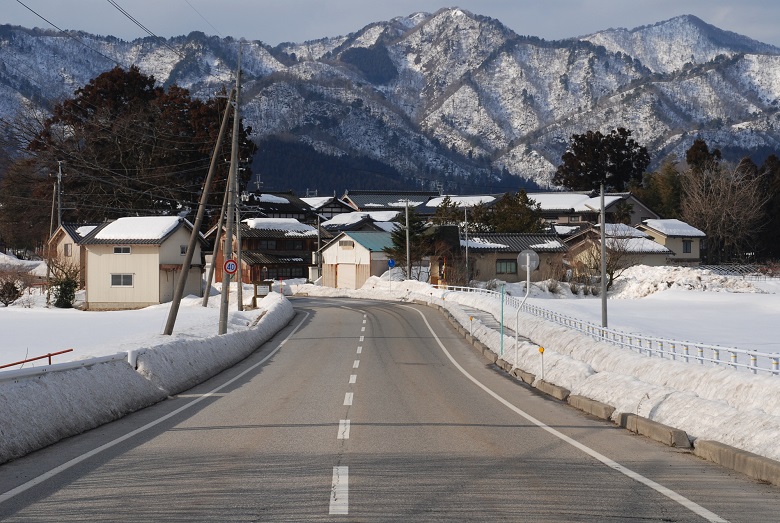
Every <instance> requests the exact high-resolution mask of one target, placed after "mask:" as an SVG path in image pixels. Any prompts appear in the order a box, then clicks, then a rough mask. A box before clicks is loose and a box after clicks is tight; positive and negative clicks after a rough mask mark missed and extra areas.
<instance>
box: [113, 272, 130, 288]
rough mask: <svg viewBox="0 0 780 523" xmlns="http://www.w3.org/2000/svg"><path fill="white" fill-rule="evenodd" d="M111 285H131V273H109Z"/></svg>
mask: <svg viewBox="0 0 780 523" xmlns="http://www.w3.org/2000/svg"><path fill="white" fill-rule="evenodd" d="M111 286H112V287H132V286H133V275H132V274H112V275H111Z"/></svg>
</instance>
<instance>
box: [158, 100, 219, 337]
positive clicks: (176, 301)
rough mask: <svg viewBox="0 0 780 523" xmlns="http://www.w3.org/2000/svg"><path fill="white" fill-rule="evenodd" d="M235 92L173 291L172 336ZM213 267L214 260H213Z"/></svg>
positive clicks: (167, 331) (167, 328)
mask: <svg viewBox="0 0 780 523" xmlns="http://www.w3.org/2000/svg"><path fill="white" fill-rule="evenodd" d="M232 95H233V93H231V94H230V96H228V104H227V107H226V108H225V115H224V116H223V117H222V125H221V126H220V128H219V136H218V137H217V143H216V144H215V145H214V153H213V154H212V155H211V164H210V165H209V172H208V174H207V175H206V181H205V182H204V183H203V193H202V194H201V195H200V204H199V205H198V213H197V215H196V216H195V224H194V225H193V226H192V233H191V234H190V242H189V244H187V253H186V254H185V256H184V261H183V262H182V264H181V275H180V276H179V281H178V282H176V288H175V289H174V291H173V299H172V300H171V309H170V310H169V311H168V321H167V322H166V323H165V330H164V331H163V334H165V335H166V336H170V335H171V334H172V333H173V326H174V324H175V323H176V316H177V315H178V314H179V305H180V304H181V298H182V296H183V295H184V287H185V286H186V285H187V276H188V275H189V273H190V267H191V266H192V257H193V256H194V255H195V246H196V245H197V242H198V237H199V236H200V228H201V225H203V215H204V214H205V211H206V204H207V203H208V198H209V192H210V191H211V185H212V183H213V180H214V172H215V171H216V166H217V153H218V152H219V149H220V147H221V145H222V140H223V139H224V138H225V131H226V129H227V122H228V119H229V115H230V99H231V97H232ZM217 244H219V231H217ZM211 265H212V267H213V266H214V262H213V261H212V262H211ZM209 289H210V285H207V287H206V291H205V292H206V294H207V293H208V291H209Z"/></svg>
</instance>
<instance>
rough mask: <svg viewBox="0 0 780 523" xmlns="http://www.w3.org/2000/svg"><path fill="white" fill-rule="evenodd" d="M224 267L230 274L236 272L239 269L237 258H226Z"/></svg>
mask: <svg viewBox="0 0 780 523" xmlns="http://www.w3.org/2000/svg"><path fill="white" fill-rule="evenodd" d="M222 268H223V269H225V272H226V273H228V274H235V273H236V271H237V270H238V263H236V260H225V265H223V266H222Z"/></svg>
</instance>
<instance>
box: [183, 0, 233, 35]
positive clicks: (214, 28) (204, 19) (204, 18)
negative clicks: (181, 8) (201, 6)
mask: <svg viewBox="0 0 780 523" xmlns="http://www.w3.org/2000/svg"><path fill="white" fill-rule="evenodd" d="M184 1H185V2H187V5H188V6H190V7H191V8H192V10H193V11H195V12H196V13H198V16H200V17H201V18H203V21H204V22H206V23H207V24H209V26H211V28H212V29H213V30H215V31H216V32H217V34H218V35H219V36H221V37H222V38H225V35H223V34H222V33H220V32H219V29H217V28H216V27H214V26H213V25H212V24H211V22H209V21H208V20H206V17H205V16H203V15H202V14H200V11H198V10H197V9H195V6H194V5H192V4H191V3H190V0H184Z"/></svg>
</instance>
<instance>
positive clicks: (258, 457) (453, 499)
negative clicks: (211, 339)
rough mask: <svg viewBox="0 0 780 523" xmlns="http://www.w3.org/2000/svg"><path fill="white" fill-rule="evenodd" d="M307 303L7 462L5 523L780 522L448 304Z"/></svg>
mask: <svg viewBox="0 0 780 523" xmlns="http://www.w3.org/2000/svg"><path fill="white" fill-rule="evenodd" d="M294 304H295V306H296V309H297V310H298V314H297V316H296V318H295V319H294V320H293V322H292V323H291V324H290V326H288V327H287V328H286V329H284V330H283V331H282V332H280V333H279V334H278V335H277V336H276V337H275V338H274V339H273V340H271V341H270V342H269V343H267V344H266V345H264V346H263V347H262V348H261V349H260V350H258V351H257V352H256V353H255V354H253V355H252V356H251V357H250V358H248V359H247V360H245V361H244V362H242V363H240V364H239V365H237V366H235V367H234V368H232V369H229V370H228V371H226V372H224V373H222V374H220V375H219V376H216V377H215V378H213V379H211V380H209V381H208V382H206V383H204V384H202V385H200V386H198V387H195V388H194V389H192V390H190V391H188V392H187V393H184V394H181V395H179V396H177V397H174V398H170V399H169V400H167V401H164V402H162V403H160V404H158V405H155V406H153V407H150V408H148V409H145V410H143V411H141V412H138V413H135V414H132V415H130V416H127V417H125V418H123V419H121V420H119V421H117V422H115V423H111V424H109V425H105V426H103V427H101V428H98V429H95V430H93V431H90V432H88V433H85V434H83V435H81V436H78V437H74V438H69V439H68V440H65V441H62V442H60V443H58V444H56V445H53V446H51V447H49V448H47V449H44V450H42V451H39V452H36V453H34V454H31V455H30V456H27V457H25V458H22V459H19V460H17V461H14V462H11V463H8V464H5V465H3V466H2V467H0V520H2V521H15V522H16V521H274V522H276V521H534V522H537V521H549V522H564V521H643V522H644V521H735V522H736V521H750V522H764V521H766V522H769V521H778V520H780V489H778V488H776V487H772V486H769V485H764V484H761V483H759V482H756V481H754V480H751V479H748V478H746V477H743V476H741V475H739V474H736V473H733V472H730V471H727V470H724V469H722V468H719V467H718V466H716V465H713V464H711V463H708V462H705V461H703V460H700V459H699V458H696V457H695V456H693V455H692V454H690V453H689V452H687V451H684V450H679V449H673V448H669V447H665V446H663V445H661V444H658V443H655V442H653V441H650V440H648V439H646V438H644V437H641V436H637V435H634V434H632V433H629V432H627V431H625V430H623V429H619V428H617V427H615V426H614V425H613V424H612V423H609V422H606V421H602V420H598V419H595V418H592V417H590V416H587V415H585V414H583V413H581V412H579V411H577V410H575V409H573V408H571V407H569V406H568V405H566V404H563V403H561V402H558V401H556V400H552V399H549V398H547V397H545V396H543V395H541V394H539V393H538V392H536V391H534V390H532V389H530V388H528V387H526V386H525V385H522V384H521V383H519V382H518V381H516V380H514V379H510V378H508V377H507V376H506V375H505V374H503V372H501V371H499V370H498V369H496V368H495V367H493V366H490V365H486V364H485V362H484V361H483V360H481V359H480V358H479V357H478V356H477V355H476V354H475V353H474V352H473V351H472V350H471V349H470V347H469V346H468V345H467V344H466V343H465V341H464V340H463V339H462V337H460V336H459V335H458V334H457V333H456V332H455V331H454V330H453V329H452V328H451V326H450V325H449V322H447V321H446V319H445V318H444V317H443V316H442V315H441V314H440V313H438V312H437V311H435V310H433V309H430V308H426V307H422V306H417V305H403V304H390V303H383V302H372V301H356V300H333V299H330V300H328V299H308V298H296V299H294Z"/></svg>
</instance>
